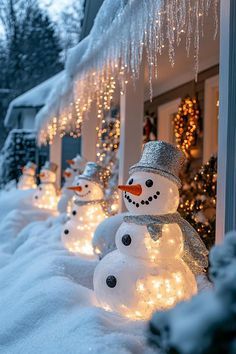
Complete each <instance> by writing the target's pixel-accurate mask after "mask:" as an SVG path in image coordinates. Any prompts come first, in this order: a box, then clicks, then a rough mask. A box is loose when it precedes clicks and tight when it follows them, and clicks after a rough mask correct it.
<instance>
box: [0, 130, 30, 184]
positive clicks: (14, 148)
mask: <svg viewBox="0 0 236 354" xmlns="http://www.w3.org/2000/svg"><path fill="white" fill-rule="evenodd" d="M35 154H36V137H35V133H34V132H32V130H23V129H13V130H11V131H10V133H9V135H8V137H7V139H6V141H5V144H4V146H3V148H2V150H1V152H0V187H1V188H2V187H4V186H5V185H6V184H7V183H8V182H9V181H12V180H18V177H19V176H20V174H21V168H22V167H23V166H24V165H26V163H27V162H28V161H32V162H35V157H36V155H35Z"/></svg>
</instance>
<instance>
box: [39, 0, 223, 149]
mask: <svg viewBox="0 0 236 354" xmlns="http://www.w3.org/2000/svg"><path fill="white" fill-rule="evenodd" d="M218 2H219V0H194V1H192V0H161V1H153V0H128V1H125V2H114V4H113V5H112V6H111V4H110V1H108V0H105V1H104V3H103V5H102V7H101V9H100V11H99V13H98V16H97V17H96V19H95V22H94V26H93V28H92V31H91V34H90V36H89V38H88V43H87V42H86V44H87V46H86V50H85V53H84V55H83V56H82V57H81V59H80V61H79V59H78V58H77V57H76V56H77V55H78V52H79V51H75V52H74V56H75V57H74V58H73V56H72V59H71V63H69V64H68V65H67V66H68V73H67V80H68V81H69V82H70V81H71V80H72V81H73V85H69V87H70V90H71V91H73V94H72V95H71V97H73V99H72V100H71V102H72V101H73V104H71V106H70V105H68V107H66V108H64V107H61V110H60V112H59V114H58V115H57V125H56V124H55V123H54V118H55V117H52V118H49V119H48V121H47V124H46V126H45V124H44V126H43V127H42V132H41V134H40V140H41V142H42V141H43V140H44V141H45V140H46V139H48V140H49V141H51V140H52V139H53V137H54V136H55V134H56V131H57V130H59V131H60V133H61V134H62V135H63V134H64V132H65V131H72V132H73V133H72V136H79V135H80V130H81V124H82V122H83V120H84V113H85V112H87V111H88V110H89V109H90V106H91V102H94V101H95V102H97V108H98V110H99V112H98V114H100V113H101V111H102V109H107V108H109V105H110V102H111V97H112V94H113V89H114V87H113V86H114V85H115V83H116V86H117V88H118V89H119V90H120V93H121V94H122V93H123V92H124V87H125V84H126V83H127V77H128V76H129V77H131V79H132V80H133V81H134V82H135V80H136V79H137V78H138V76H139V71H140V65H141V62H142V60H143V54H144V52H146V58H147V67H148V75H149V84H150V97H152V84H153V80H154V79H156V78H157V75H158V55H161V54H162V53H163V50H166V48H167V50H168V56H169V62H170V64H171V65H172V66H173V65H174V64H175V56H176V48H177V47H178V46H179V45H180V43H181V42H183V41H184V42H185V43H186V44H185V47H186V55H187V56H190V54H191V53H193V61H194V71H195V79H196V78H197V74H198V69H199V48H200V38H201V37H202V36H203V35H204V20H205V18H206V16H208V15H209V14H210V12H211V14H212V13H213V16H214V21H215V32H214V38H215V37H216V34H217V31H218ZM108 11H109V14H110V18H109V19H108V18H107V12H108ZM81 46H83V43H82V42H81ZM73 59H74V60H73ZM75 63H76V66H75ZM71 72H73V76H71ZM101 96H102V97H101ZM65 101H67V100H65ZM73 105H74V106H75V109H74V110H75V115H76V117H73V118H72V119H70V118H69V113H70V112H71V111H73ZM62 112H63V114H62Z"/></svg>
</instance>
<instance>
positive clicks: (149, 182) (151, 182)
mask: <svg viewBox="0 0 236 354" xmlns="http://www.w3.org/2000/svg"><path fill="white" fill-rule="evenodd" d="M145 184H146V186H147V187H149V188H150V187H152V186H153V181H152V180H151V179H148V180H147V181H146V182H145Z"/></svg>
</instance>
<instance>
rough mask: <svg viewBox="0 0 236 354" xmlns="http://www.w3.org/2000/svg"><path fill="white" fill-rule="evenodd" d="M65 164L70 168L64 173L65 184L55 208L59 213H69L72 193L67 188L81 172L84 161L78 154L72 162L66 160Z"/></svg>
mask: <svg viewBox="0 0 236 354" xmlns="http://www.w3.org/2000/svg"><path fill="white" fill-rule="evenodd" d="M67 163H68V164H69V165H70V167H69V168H67V169H66V170H65V171H64V178H65V183H64V186H63V188H62V190H61V197H60V200H59V202H58V206H57V210H58V211H59V212H60V213H66V212H67V213H70V212H71V207H72V204H73V202H72V198H73V196H74V192H73V191H72V190H69V189H68V188H67V187H69V186H71V185H72V183H73V181H74V178H75V177H76V176H77V175H80V174H81V173H82V172H83V170H84V166H85V164H86V162H85V159H84V158H83V157H82V156H80V155H79V154H78V155H76V157H74V158H73V159H72V160H67Z"/></svg>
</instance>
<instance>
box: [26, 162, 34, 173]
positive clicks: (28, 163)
mask: <svg viewBox="0 0 236 354" xmlns="http://www.w3.org/2000/svg"><path fill="white" fill-rule="evenodd" d="M25 167H26V168H31V169H32V170H34V171H35V170H36V168H37V165H36V164H35V163H33V162H31V161H29V162H27V164H26V165H25Z"/></svg>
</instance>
